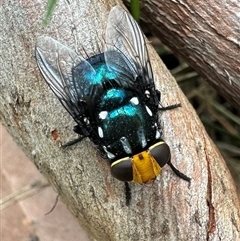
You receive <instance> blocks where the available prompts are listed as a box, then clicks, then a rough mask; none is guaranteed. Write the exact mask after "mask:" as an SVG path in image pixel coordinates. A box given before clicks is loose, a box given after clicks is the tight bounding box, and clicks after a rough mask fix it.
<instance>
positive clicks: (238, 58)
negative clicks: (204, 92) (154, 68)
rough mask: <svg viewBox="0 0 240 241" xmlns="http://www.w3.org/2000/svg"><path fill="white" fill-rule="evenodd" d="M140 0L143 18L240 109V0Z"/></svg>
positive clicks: (176, 52) (170, 46)
mask: <svg viewBox="0 0 240 241" xmlns="http://www.w3.org/2000/svg"><path fill="white" fill-rule="evenodd" d="M124 2H129V1H124ZM140 3H141V14H142V15H141V18H142V19H143V20H144V21H145V23H146V24H147V27H148V28H149V29H151V30H152V32H155V34H156V35H157V36H158V37H159V38H160V39H161V41H162V42H163V43H164V44H166V45H167V46H168V47H169V48H170V49H171V50H172V51H173V52H174V53H175V54H176V55H178V56H179V57H181V58H183V59H184V60H185V61H186V62H187V63H189V64H190V65H191V66H192V67H193V68H194V69H195V70H196V71H197V72H198V73H199V74H200V75H201V76H203V77H204V78H205V79H206V80H207V81H208V82H209V83H210V84H211V85H212V86H213V87H214V88H215V89H216V91H217V92H218V93H219V94H221V95H222V96H223V97H225V98H226V99H228V101H229V102H231V103H232V104H233V105H234V106H235V107H236V108H237V109H238V110H239V109H240V15H239V11H240V2H239V1H201V0H183V1H172V0H170V1H158V0H150V1H149V0H143V1H140Z"/></svg>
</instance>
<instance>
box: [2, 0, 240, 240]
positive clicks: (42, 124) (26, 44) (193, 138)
mask: <svg viewBox="0 0 240 241" xmlns="http://www.w3.org/2000/svg"><path fill="white" fill-rule="evenodd" d="M116 4H121V3H120V1H103V0H102V1H99V0H92V1H91V2H90V1H77V0H72V1H66V2H62V1H59V2H58V5H57V8H56V9H55V11H54V15H53V18H52V21H51V23H50V25H49V26H47V27H46V28H44V27H43V26H42V16H43V14H44V11H45V8H46V6H44V5H43V4H40V3H39V2H35V1H26V0H23V1H20V2H18V1H11V0H9V1H4V2H3V3H2V4H1V10H0V11H1V12H0V16H1V17H2V20H3V21H2V28H1V30H0V31H1V32H0V36H1V38H2V43H1V48H2V49H1V59H0V61H1V66H2V68H1V79H0V84H1V95H0V98H1V101H0V108H1V109H0V110H1V112H0V113H1V121H2V122H3V124H4V125H5V126H6V127H7V129H8V131H9V132H10V134H11V135H12V136H13V137H14V138H15V140H16V142H17V143H18V144H19V145H20V146H21V147H22V148H23V149H24V150H25V152H26V153H27V154H28V156H29V157H30V158H31V159H32V161H33V162H34V163H35V165H36V166H37V167H38V169H39V171H40V172H41V173H43V174H44V175H45V176H46V178H47V179H48V180H49V182H50V183H51V184H52V186H53V187H54V188H55V189H56V192H57V193H58V194H59V195H60V197H61V198H62V200H63V201H64V202H65V203H66V205H67V206H68V208H69V210H70V211H71V212H72V214H73V215H74V216H76V217H77V218H78V220H79V222H80V223H81V224H82V225H83V226H84V227H85V228H86V229H87V230H88V232H89V234H90V235H91V236H92V237H94V238H95V240H114V241H115V240H167V241H169V240H178V241H185V240H200V241H201V240H224V241H226V240H229V241H230V240H240V213H239V200H238V198H237V194H236V189H235V186H234V183H233V181H232V178H231V176H230V173H229V171H228V169H227V167H226V165H225V163H224V160H223V158H222V157H221V155H220V153H219V151H218V150H217V149H216V147H215V145H214V144H213V143H212V141H211V140H210V139H209V137H208V135H207V134H206V132H205V130H204V127H203V126H202V124H201V122H200V120H199V118H198V117H197V115H196V113H195V111H194V110H193V108H192V107H191V106H190V104H189V103H188V101H187V99H186V98H185V96H184V95H183V94H182V92H181V90H180V89H179V88H178V86H177V84H176V82H175V81H174V79H173V77H172V76H171V75H170V74H169V72H168V70H167V69H166V68H165V66H164V65H163V64H162V62H161V61H160V59H159V57H158V56H157V54H156V53H155V52H154V50H153V49H152V47H151V46H150V45H149V46H148V47H149V53H150V57H151V62H152V67H153V71H154V76H155V82H156V85H157V87H158V89H159V90H160V91H161V96H162V105H163V106H167V105H171V104H175V103H179V102H180V103H181V105H182V107H181V108H178V109H176V110H172V111H166V112H162V113H160V117H161V118H160V119H161V126H162V127H163V138H164V140H165V141H166V142H167V143H168V144H169V146H170V149H171V154H172V163H173V164H174V165H175V166H176V167H177V168H178V169H179V170H181V171H182V172H184V173H185V174H186V175H188V176H189V177H191V178H192V180H191V184H190V185H189V184H188V183H187V182H185V181H184V180H181V179H179V178H178V177H177V176H176V175H175V174H174V173H173V172H172V170H171V169H170V168H169V167H168V166H165V167H164V168H163V171H162V174H161V175H160V176H159V177H158V178H157V179H156V181H155V182H154V183H153V184H152V185H139V184H130V186H131V190H132V201H131V204H130V206H126V205H125V186H124V183H122V182H120V181H117V180H116V179H114V178H112V177H111V175H110V171H109V166H108V164H107V162H106V161H105V160H103V159H101V157H100V156H99V155H98V153H97V151H96V148H94V146H93V144H92V143H91V142H90V141H89V140H84V141H82V142H80V143H78V144H76V145H74V146H72V147H69V148H67V149H65V150H63V149H62V148H61V147H60V144H61V143H66V142H67V141H68V140H71V139H74V138H75V137H76V135H74V134H73V131H72V127H73V126H74V121H73V120H72V119H71V117H70V116H69V115H68V114H67V112H66V111H65V110H64V109H63V107H62V106H61V104H60V103H59V101H58V100H57V99H56V97H55V96H54V95H53V94H52V92H51V91H50V90H49V88H48V87H47V85H46V84H45V81H44V80H43V79H42V77H41V75H40V73H39V70H38V68H37V66H36V60H35V56H34V47H35V43H36V38H37V37H38V36H40V35H43V34H45V35H48V36H51V37H53V38H55V39H57V40H58V41H60V42H61V43H63V44H66V45H68V46H69V47H71V48H73V49H75V50H76V51H78V49H79V48H81V47H84V48H85V50H86V51H87V52H88V54H90V55H91V54H94V53H96V52H97V51H98V49H99V46H101V44H102V43H103V42H104V41H103V39H104V37H103V36H104V31H105V27H106V20H107V16H108V13H109V11H110V9H111V8H112V7H113V6H114V5H116ZM179 6H181V5H179ZM208 44H210V43H208ZM228 71H229V69H228ZM232 84H235V82H234V81H233V83H232ZM20 170H21V169H20ZM22 175H24V173H22ZM63 218H64V217H63ZM59 228H62V227H59Z"/></svg>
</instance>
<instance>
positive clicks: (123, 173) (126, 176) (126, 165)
mask: <svg viewBox="0 0 240 241" xmlns="http://www.w3.org/2000/svg"><path fill="white" fill-rule="evenodd" d="M111 174H112V176H113V177H115V178H117V179H118V180H120V181H123V182H130V181H132V180H133V169H132V159H131V158H129V157H126V158H122V159H120V160H117V161H115V162H113V163H112V165H111Z"/></svg>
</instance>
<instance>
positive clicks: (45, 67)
mask: <svg viewBox="0 0 240 241" xmlns="http://www.w3.org/2000/svg"><path fill="white" fill-rule="evenodd" d="M36 59H37V64H38V67H39V69H40V71H41V73H42V75H43V77H44V79H45V80H46V82H47V84H48V85H49V86H50V88H51V90H52V91H53V92H54V94H55V95H56V96H57V98H58V99H59V100H60V102H61V103H62V105H63V106H64V107H65V109H66V110H67V111H68V112H69V114H70V115H71V116H72V117H73V118H74V120H75V121H76V122H77V124H78V125H79V127H80V128H81V129H82V131H83V134H84V135H87V134H88V131H87V130H84V129H86V124H85V122H84V117H86V108H85V105H84V102H83V101H82V100H83V99H84V96H83V94H82V93H83V90H82V88H83V86H84V79H85V78H84V77H85V75H86V73H88V74H89V73H92V74H93V75H94V74H95V71H94V69H93V68H92V66H91V65H90V64H89V63H88V62H87V61H86V60H85V59H83V58H82V57H80V56H78V55H77V54H76V53H75V52H74V51H72V50H71V49H69V48H68V47H66V46H64V45H62V44H61V43H59V42H58V41H56V40H54V39H52V38H50V37H47V36H41V37H39V38H38V40H37V44H36ZM80 64H81V66H82V67H81V68H80V72H79V73H78V77H79V78H78V79H77V80H76V79H74V78H73V76H72V71H73V68H75V67H76V66H78V65H80ZM82 80H83V83H82V82H81V81H82Z"/></svg>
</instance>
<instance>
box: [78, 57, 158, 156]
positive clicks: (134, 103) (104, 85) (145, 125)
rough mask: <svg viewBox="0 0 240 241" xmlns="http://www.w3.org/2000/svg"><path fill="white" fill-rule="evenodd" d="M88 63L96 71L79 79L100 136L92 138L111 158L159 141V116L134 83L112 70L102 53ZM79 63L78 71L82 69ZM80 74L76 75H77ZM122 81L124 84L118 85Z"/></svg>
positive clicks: (93, 124)
mask: <svg viewBox="0 0 240 241" xmlns="http://www.w3.org/2000/svg"><path fill="white" fill-rule="evenodd" d="M88 61H89V63H90V64H91V65H92V67H93V68H94V70H95V72H91V73H86V75H85V77H86V78H84V80H82V79H79V80H78V81H80V82H81V86H82V87H83V88H85V89H83V92H84V93H85V94H86V93H88V97H87V98H86V99H87V101H86V103H87V109H88V111H89V116H90V120H89V121H90V123H91V126H92V128H93V129H94V132H96V133H98V137H94V139H92V141H93V142H94V143H95V144H97V145H98V146H99V147H100V149H102V150H104V152H105V153H106V154H107V156H108V158H109V159H112V160H115V159H119V158H122V157H125V156H128V155H131V154H133V153H138V152H141V151H142V150H143V149H146V148H147V147H148V146H150V145H151V144H153V143H154V142H155V141H156V136H157V134H158V133H157V125H156V121H157V120H156V115H155V113H152V111H151V109H150V107H149V106H147V105H146V103H145V101H144V96H141V95H140V94H139V93H138V92H137V91H136V90H135V89H134V88H132V86H131V85H128V82H129V80H128V79H125V80H124V79H123V77H122V76H120V75H119V74H118V73H121V71H113V69H116V68H117V67H116V66H113V68H111V70H109V66H107V65H106V63H105V61H104V55H103V54H100V55H97V56H94V58H93V59H92V58H90V59H89V60H88ZM80 68H81V66H77V68H76V69H75V72H74V73H76V71H77V70H78V69H80ZM75 76H77V74H75ZM119 83H121V84H119Z"/></svg>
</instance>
